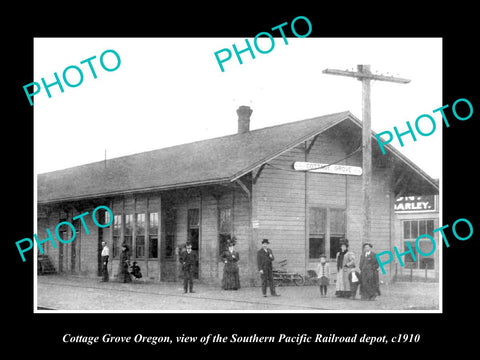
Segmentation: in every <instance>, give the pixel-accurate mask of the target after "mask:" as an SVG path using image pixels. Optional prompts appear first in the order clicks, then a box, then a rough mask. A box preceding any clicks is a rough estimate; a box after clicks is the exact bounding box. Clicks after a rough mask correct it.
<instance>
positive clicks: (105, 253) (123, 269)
mask: <svg viewBox="0 0 480 360" xmlns="http://www.w3.org/2000/svg"><path fill="white" fill-rule="evenodd" d="M128 252H129V247H128V245H127V244H122V252H121V253H120V263H119V268H118V277H119V279H120V281H121V282H124V283H128V282H131V281H132V278H134V279H141V278H142V276H143V275H142V272H141V269H140V266H138V264H137V262H136V261H134V262H133V263H130V256H129V254H128ZM100 255H101V257H102V280H101V281H102V282H107V281H108V279H109V275H108V259H109V257H110V250H109V248H108V246H107V243H106V242H105V241H102V252H101V254H100Z"/></svg>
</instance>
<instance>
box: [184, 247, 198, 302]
mask: <svg viewBox="0 0 480 360" xmlns="http://www.w3.org/2000/svg"><path fill="white" fill-rule="evenodd" d="M185 248H186V250H185V251H184V252H182V254H181V255H180V263H181V264H182V270H183V291H184V292H185V294H186V293H187V292H188V290H190V292H191V293H193V292H194V291H193V271H194V270H195V266H196V264H197V254H196V253H195V252H193V251H192V244H191V243H190V242H187V244H186V246H185Z"/></svg>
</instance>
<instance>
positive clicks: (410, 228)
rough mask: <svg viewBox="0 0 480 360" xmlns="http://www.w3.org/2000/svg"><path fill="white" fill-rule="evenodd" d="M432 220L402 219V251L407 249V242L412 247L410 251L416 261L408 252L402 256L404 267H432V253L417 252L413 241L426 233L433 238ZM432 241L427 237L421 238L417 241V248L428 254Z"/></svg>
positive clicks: (433, 259)
mask: <svg viewBox="0 0 480 360" xmlns="http://www.w3.org/2000/svg"><path fill="white" fill-rule="evenodd" d="M434 226H435V224H434V221H433V220H405V221H403V251H404V252H405V251H409V248H408V245H407V243H408V244H410V247H411V248H412V252H413V253H414V254H415V258H416V259H417V261H414V260H413V256H412V255H411V254H410V253H408V254H405V256H404V257H403V259H402V260H403V262H404V263H405V267H407V268H411V269H434V268H435V258H434V254H433V253H432V254H431V255H429V256H423V255H421V254H419V253H418V251H417V249H416V248H415V241H416V239H417V237H419V236H420V235H424V234H428V235H430V236H432V237H433V238H435V236H434V234H433V229H434ZM432 246H433V244H432V242H431V241H430V240H429V239H428V238H421V239H420V240H419V241H418V248H419V249H420V251H421V252H423V253H424V254H428V253H430V252H431V251H432Z"/></svg>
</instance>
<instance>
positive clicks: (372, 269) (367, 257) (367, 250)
mask: <svg viewBox="0 0 480 360" xmlns="http://www.w3.org/2000/svg"><path fill="white" fill-rule="evenodd" d="M378 266H379V265H378V261H377V256H376V254H375V253H374V252H373V251H372V244H370V243H364V244H363V254H362V256H361V258H360V276H361V284H360V295H361V299H362V300H375V298H376V296H377V295H380V289H379V281H378Z"/></svg>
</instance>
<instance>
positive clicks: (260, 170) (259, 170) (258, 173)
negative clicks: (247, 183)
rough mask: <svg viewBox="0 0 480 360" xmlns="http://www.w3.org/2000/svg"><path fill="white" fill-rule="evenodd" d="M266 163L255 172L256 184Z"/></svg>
mask: <svg viewBox="0 0 480 360" xmlns="http://www.w3.org/2000/svg"><path fill="white" fill-rule="evenodd" d="M265 165H267V163H263V164H262V166H260V167H259V168H258V170H257V173H256V174H255V176H254V177H253V180H252V182H253V183H254V184H256V183H257V179H258V178H259V176H260V173H261V172H262V170H263V168H264V167H265Z"/></svg>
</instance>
